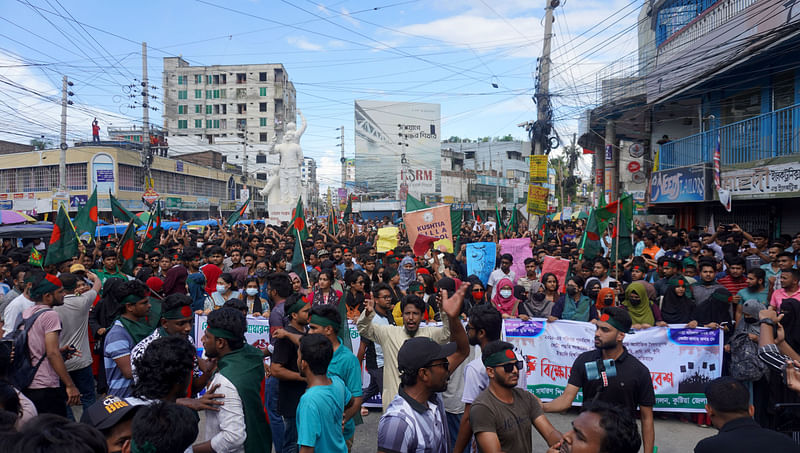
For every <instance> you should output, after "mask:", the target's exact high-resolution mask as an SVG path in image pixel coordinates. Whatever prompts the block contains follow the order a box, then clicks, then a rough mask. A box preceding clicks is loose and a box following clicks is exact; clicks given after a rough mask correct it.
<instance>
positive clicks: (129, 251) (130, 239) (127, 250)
mask: <svg viewBox="0 0 800 453" xmlns="http://www.w3.org/2000/svg"><path fill="white" fill-rule="evenodd" d="M135 268H136V222H134V221H133V220H131V221H130V222H129V223H128V228H126V229H125V234H123V235H122V241H120V246H119V270H120V271H122V272H123V273H124V274H127V275H133V270H134V269H135Z"/></svg>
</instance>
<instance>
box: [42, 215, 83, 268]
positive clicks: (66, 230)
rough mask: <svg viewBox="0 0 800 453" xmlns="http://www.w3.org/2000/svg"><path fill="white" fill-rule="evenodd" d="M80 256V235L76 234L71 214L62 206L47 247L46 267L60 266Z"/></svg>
mask: <svg viewBox="0 0 800 453" xmlns="http://www.w3.org/2000/svg"><path fill="white" fill-rule="evenodd" d="M78 255H79V252H78V235H77V234H75V228H74V227H73V226H72V222H70V220H69V214H67V211H65V210H64V205H60V206H59V208H58V215H57V216H56V222H55V223H54V224H53V233H52V234H51V235H50V242H49V244H48V246H47V255H46V256H45V258H44V265H45V266H47V265H49V264H58V263H61V262H63V261H66V260H70V259H72V258H74V257H76V256H78Z"/></svg>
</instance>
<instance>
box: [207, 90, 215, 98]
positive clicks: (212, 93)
mask: <svg viewBox="0 0 800 453" xmlns="http://www.w3.org/2000/svg"><path fill="white" fill-rule="evenodd" d="M213 97H214V92H213V91H212V90H206V99H212V98H213Z"/></svg>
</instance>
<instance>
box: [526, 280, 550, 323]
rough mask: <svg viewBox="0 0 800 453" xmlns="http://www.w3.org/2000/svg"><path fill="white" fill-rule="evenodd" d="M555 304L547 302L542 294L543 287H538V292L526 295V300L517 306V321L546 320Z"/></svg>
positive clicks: (532, 291)
mask: <svg viewBox="0 0 800 453" xmlns="http://www.w3.org/2000/svg"><path fill="white" fill-rule="evenodd" d="M553 305H555V302H553V301H552V300H548V299H547V297H545V294H544V287H543V286H539V290H536V291H534V290H533V288H531V291H530V292H529V293H528V298H527V299H525V300H523V301H522V302H521V303H520V304H519V305H518V306H517V312H518V316H519V319H521V320H523V321H527V320H529V319H530V318H547V317H549V316H550V313H551V312H552V311H553Z"/></svg>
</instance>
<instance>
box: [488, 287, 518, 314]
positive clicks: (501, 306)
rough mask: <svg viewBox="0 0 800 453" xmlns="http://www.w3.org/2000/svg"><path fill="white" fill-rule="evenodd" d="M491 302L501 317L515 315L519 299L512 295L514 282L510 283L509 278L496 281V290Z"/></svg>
mask: <svg viewBox="0 0 800 453" xmlns="http://www.w3.org/2000/svg"><path fill="white" fill-rule="evenodd" d="M492 304H493V305H494V306H495V308H497V311H499V312H500V314H501V315H503V318H512V317H516V316H517V304H519V299H517V298H516V297H514V284H513V283H511V280H509V279H507V278H503V279H501V280H500V282H499V283H497V292H496V293H495V295H494V297H492Z"/></svg>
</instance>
